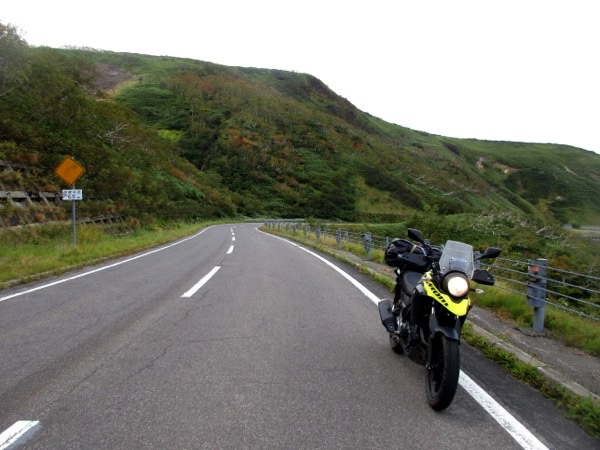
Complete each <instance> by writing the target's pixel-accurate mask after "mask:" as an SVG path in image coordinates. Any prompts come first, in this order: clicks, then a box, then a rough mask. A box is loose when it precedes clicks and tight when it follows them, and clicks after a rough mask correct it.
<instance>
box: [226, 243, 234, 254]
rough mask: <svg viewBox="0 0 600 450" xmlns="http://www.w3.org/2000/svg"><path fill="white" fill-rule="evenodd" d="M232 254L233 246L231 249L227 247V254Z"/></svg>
mask: <svg viewBox="0 0 600 450" xmlns="http://www.w3.org/2000/svg"><path fill="white" fill-rule="evenodd" d="M232 253H233V245H232V246H231V247H229V250H227V254H228V255H231V254H232Z"/></svg>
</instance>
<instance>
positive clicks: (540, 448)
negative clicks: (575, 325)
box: [256, 228, 547, 450]
mask: <svg viewBox="0 0 600 450" xmlns="http://www.w3.org/2000/svg"><path fill="white" fill-rule="evenodd" d="M256 230H257V231H260V232H261V233H264V234H266V235H268V236H271V237H274V238H276V239H280V240H282V241H284V242H287V243H288V244H291V245H293V246H294V247H297V248H299V249H300V250H304V251H305V252H306V253H309V254H311V255H313V256H315V257H316V258H318V259H320V260H321V261H323V262H324V263H325V264H327V265H328V266H330V267H332V268H333V269H334V270H335V271H336V272H338V273H339V274H340V275H342V276H343V277H344V278H346V279H347V280H348V281H350V282H351V283H352V284H353V285H354V286H355V287H357V288H358V289H359V290H360V291H361V292H362V293H363V294H365V295H366V296H367V297H368V298H369V299H370V300H371V301H372V302H373V303H375V304H378V303H379V302H380V301H381V299H379V298H378V297H377V296H376V295H375V294H373V293H372V292H371V291H369V290H368V289H367V288H366V287H365V286H363V285H362V284H360V283H359V282H358V281H357V280H355V279H354V278H352V277H351V276H350V275H348V274H347V273H346V272H344V271H343V270H342V269H340V268H339V267H337V266H336V265H335V264H333V263H331V262H329V261H327V260H326V259H325V258H323V257H322V256H320V255H317V254H316V253H315V252H312V251H310V250H308V249H306V248H304V247H302V246H300V245H298V244H296V243H295V242H292V241H289V240H287V239H285V238H282V237H279V236H275V235H273V234H269V233H265V232H264V231H261V230H259V229H258V228H256ZM458 382H459V384H460V385H461V386H462V387H463V389H465V391H467V393H468V394H469V395H470V396H471V397H472V398H473V399H474V400H475V401H476V402H477V403H479V404H480V405H481V406H482V408H483V409H485V410H486V411H487V412H488V413H489V414H490V416H492V418H493V419H494V420H495V421H496V422H498V423H499V424H500V426H502V428H504V429H505V430H506V431H507V432H508V433H509V434H510V435H511V436H512V437H513V439H515V441H517V443H518V444H519V445H521V447H523V448H524V449H526V450H547V447H546V446H545V445H544V444H543V443H542V442H541V441H540V440H539V439H538V438H536V437H535V436H534V435H533V434H532V433H531V432H530V431H529V430H528V429H527V428H525V426H524V425H523V424H522V423H521V422H519V421H518V420H517V419H515V418H514V417H513V416H512V415H511V414H510V413H509V412H508V411H507V410H506V409H504V408H503V407H502V406H501V405H500V404H499V403H498V402H497V401H496V400H494V399H493V398H492V397H491V396H490V395H489V394H488V393H487V392H485V391H484V390H483V389H482V388H481V387H480V386H479V385H478V384H477V383H475V382H474V381H473V380H472V379H471V378H470V377H469V376H468V375H466V374H465V373H464V372H463V371H462V370H461V371H460V376H459V379H458Z"/></svg>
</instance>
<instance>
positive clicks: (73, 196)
mask: <svg viewBox="0 0 600 450" xmlns="http://www.w3.org/2000/svg"><path fill="white" fill-rule="evenodd" d="M62 199H63V200H83V190H82V189H63V191H62Z"/></svg>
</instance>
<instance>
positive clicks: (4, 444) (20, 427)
mask: <svg viewBox="0 0 600 450" xmlns="http://www.w3.org/2000/svg"><path fill="white" fill-rule="evenodd" d="M39 427H40V422H38V421H37V420H19V421H18V422H15V423H14V424H12V425H11V426H10V427H9V428H7V429H6V430H5V431H4V432H2V434H0V450H5V449H8V448H10V447H13V446H15V447H16V445H17V441H19V440H21V442H19V443H18V444H22V443H23V442H24V441H25V440H27V439H29V438H30V437H31V436H33V434H34V433H35V432H36V431H37V430H38V428H39Z"/></svg>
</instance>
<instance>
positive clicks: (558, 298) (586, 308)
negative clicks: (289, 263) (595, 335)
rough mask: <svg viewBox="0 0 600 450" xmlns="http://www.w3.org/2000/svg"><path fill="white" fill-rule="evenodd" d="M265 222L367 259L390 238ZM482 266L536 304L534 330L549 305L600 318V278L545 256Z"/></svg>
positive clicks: (501, 260)
mask: <svg viewBox="0 0 600 450" xmlns="http://www.w3.org/2000/svg"><path fill="white" fill-rule="evenodd" d="M265 225H266V226H267V227H269V228H272V229H278V230H280V231H286V232H301V233H302V234H303V236H304V237H305V238H310V237H311V236H314V237H315V238H316V240H317V241H321V240H322V239H324V238H325V237H328V236H329V237H332V238H335V240H336V242H337V246H338V248H339V249H341V248H342V244H343V243H344V242H347V243H351V244H357V245H361V246H362V247H363V248H364V250H365V253H366V259H367V260H370V259H371V250H372V249H378V250H381V251H385V249H386V248H387V246H388V245H389V243H390V241H391V238H390V237H389V236H373V235H372V234H371V233H352V232H348V231H342V230H341V229H340V228H337V229H332V228H327V227H321V226H317V227H311V226H310V225H309V224H308V223H306V222H300V221H298V222H292V221H286V222H280V221H275V220H269V221H266V222H265ZM482 263H483V262H482ZM483 265H484V266H486V268H487V269H489V270H491V271H492V272H493V273H494V277H495V278H496V279H497V280H500V281H501V283H498V284H497V285H496V286H497V287H498V288H500V289H503V290H506V291H510V292H513V293H516V294H519V295H522V296H523V297H525V298H526V300H527V303H528V304H529V305H530V306H532V307H533V313H534V314H533V331H534V332H540V333H541V332H543V329H544V315H545V306H546V305H548V306H549V307H553V308H559V309H562V310H565V311H568V312H570V313H572V314H576V315H579V316H582V317H585V318H587V319H590V320H595V321H600V278H599V277H595V276H592V275H586V274H581V273H576V272H570V271H567V270H562V269H558V268H553V267H549V266H548V265H547V261H546V260H545V259H542V258H540V259H537V260H512V259H507V258H501V257H499V258H496V259H495V260H494V262H493V263H490V264H483Z"/></svg>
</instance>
